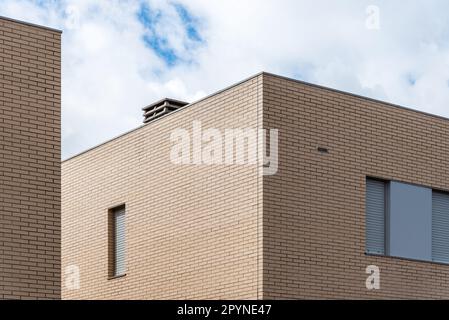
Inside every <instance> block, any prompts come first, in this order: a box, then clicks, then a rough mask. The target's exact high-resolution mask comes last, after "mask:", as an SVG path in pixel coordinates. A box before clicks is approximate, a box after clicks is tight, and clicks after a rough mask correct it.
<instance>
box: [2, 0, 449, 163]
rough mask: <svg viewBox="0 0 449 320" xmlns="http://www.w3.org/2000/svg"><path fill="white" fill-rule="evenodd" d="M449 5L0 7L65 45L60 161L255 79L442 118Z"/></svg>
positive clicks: (448, 71) (387, 0) (19, 3)
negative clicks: (266, 75) (299, 83)
mask: <svg viewBox="0 0 449 320" xmlns="http://www.w3.org/2000/svg"><path fill="white" fill-rule="evenodd" d="M448 12H449V1H447V0H428V1H424V0H421V1H418V0H409V1H399V0H379V1H374V0H370V1H364V0H344V1H343V0H340V1H335V0H327V1H324V0H314V1H311V0H308V1H303V0H263V1H262V0H239V1H236V0H214V1H211V0H175V1H170V0H168V1H167V0H166V1H162V0H61V1H56V0H0V15H1V16H6V17H10V18H14V19H19V20H24V21H28V22H32V23H37V24H42V25H45V26H49V27H53V28H57V29H60V30H62V31H63V35H62V158H63V159H65V158H68V157H70V156H73V155H75V154H77V153H79V152H82V151H83V150H85V149H87V148H89V147H92V146H95V145H97V144H99V143H101V142H104V141H106V140H108V139H110V138H112V137H114V136H117V135H119V134H121V133H124V132H126V131H128V130H131V129H133V128H135V127H138V126H139V125H141V124H142V119H143V117H142V110H141V108H142V107H144V106H146V105H148V104H150V103H152V102H154V101H156V100H159V99H160V98H162V97H171V98H175V99H180V100H184V101H187V102H193V101H196V100H198V99H200V98H202V97H204V96H206V95H209V94H211V93H213V92H215V91H217V90H220V89H222V88H224V87H227V86H229V85H231V84H233V83H235V82H238V81H240V80H243V79H245V78H247V77H249V76H251V75H254V74H256V73H258V72H260V71H267V72H272V73H276V74H280V75H283V76H287V77H292V78H295V79H299V80H303V81H307V82H311V83H315V84H319V85H324V86H328V87H332V88H336V89H339V90H343V91H349V92H352V93H355V94H360V95H364V96H368V97H371V98H375V99H380V100H384V101H388V102H391V103H395V104H399V105H403V106H407V107H410V108H413V109H418V110H421V111H425V112H429V113H434V114H437V115H441V116H445V117H449V19H447V13H448Z"/></svg>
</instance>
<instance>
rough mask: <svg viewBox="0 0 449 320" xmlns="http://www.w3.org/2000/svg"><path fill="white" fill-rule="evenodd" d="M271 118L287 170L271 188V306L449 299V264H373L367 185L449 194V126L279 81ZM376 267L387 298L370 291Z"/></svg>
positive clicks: (267, 276)
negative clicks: (376, 182)
mask: <svg viewBox="0 0 449 320" xmlns="http://www.w3.org/2000/svg"><path fill="white" fill-rule="evenodd" d="M263 113H264V116H263V124H264V126H265V127H266V128H279V129H280V133H279V136H280V141H279V153H280V166H279V171H278V174H277V175H275V176H270V177H265V178H264V181H263V208H264V210H263V235H264V238H263V260H264V261H263V298H265V299H272V298H274V299H277V298H284V299H297V298H354V299H358V298H364V299H369V298H385V299H389V298H410V299H413V298H423V299H438V298H445V299H447V298H449V265H442V264H437V263H430V262H417V261H410V260H405V259H398V258H391V257H375V256H367V255H365V179H366V176H373V177H379V178H384V179H387V180H388V179H394V180H399V181H404V182H409V183H415V184H421V185H425V186H429V187H433V188H437V189H442V190H449V139H448V138H449V121H448V120H446V119H442V118H439V117H436V116H431V115H426V114H423V113H420V112H415V111H411V110H406V109H404V108H399V107H396V106H392V105H388V104H386V103H381V102H376V101H372V100H369V99H365V98H361V97H356V96H353V95H350V94H345V93H339V92H335V91H332V90H327V89H324V88H319V87H315V86H312V85H307V84H304V83H300V82H297V81H292V80H288V79H284V78H281V77H278V76H273V75H264V77H263ZM318 147H326V148H329V154H322V153H320V152H318V151H317V148H318ZM410 236H413V235H410ZM372 264H374V265H377V266H378V267H379V268H380V290H372V291H369V290H367V289H366V287H365V280H366V278H367V276H368V275H367V274H365V268H366V267H367V266H368V265H372Z"/></svg>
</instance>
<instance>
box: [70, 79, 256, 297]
mask: <svg viewBox="0 0 449 320" xmlns="http://www.w3.org/2000/svg"><path fill="white" fill-rule="evenodd" d="M261 85H262V83H261V77H256V78H253V79H251V80H248V81H246V82H244V83H242V84H240V85H237V86H234V87H232V88H230V89H228V90H225V91H223V92H221V93H219V94H216V95H214V96H212V97H210V98H206V99H205V100H202V101H200V102H198V103H195V104H193V105H191V106H189V107H187V108H185V109H182V110H179V111H177V112H174V113H172V114H169V115H168V116H166V117H164V118H160V119H159V120H156V121H154V122H150V123H148V124H146V125H145V126H143V127H141V128H139V129H137V130H134V131H132V132H130V133H128V134H126V135H124V136H122V137H120V138H118V139H115V140H112V141H110V142H108V143H106V144H104V145H101V146H99V147H97V148H95V149H93V150H90V151H88V152H86V153H83V154H81V155H79V156H76V157H74V158H72V159H70V160H68V161H64V162H63V165H62V181H63V183H62V226H63V228H62V267H63V273H64V274H63V282H62V296H63V299H221V298H223V299H226V298H231V297H232V298H241V299H257V298H258V297H260V296H261V292H259V290H260V289H261V280H260V279H261V276H262V274H261V273H259V270H260V266H261V253H262V252H261V243H262V241H261V237H260V234H259V232H260V231H261V225H260V224H259V223H258V222H259V221H261V220H260V219H258V217H260V214H261V211H260V210H261V208H260V205H261V204H262V201H261V192H262V186H261V183H262V179H259V178H258V168H257V166H256V165H244V166H240V165H228V166H225V165H176V164H173V163H172V162H171V161H170V149H171V146H172V143H171V142H170V134H171V132H172V130H174V129H176V128H183V129H186V130H188V131H190V132H191V131H192V130H191V128H192V122H193V121H195V120H196V121H201V123H202V127H203V129H207V128H216V129H220V130H222V132H223V130H224V129H226V128H255V127H257V126H258V124H259V123H261V122H262V118H261V115H262V113H261V96H260V94H261ZM123 203H124V204H125V205H126V228H127V230H126V232H127V273H126V276H124V277H121V278H115V279H108V274H109V272H108V270H109V266H108V209H109V208H111V207H114V206H117V205H120V204H123ZM71 265H75V266H78V267H79V270H80V289H79V290H71V287H68V286H66V280H67V279H69V277H66V275H65V272H66V269H67V268H68V267H69V268H68V269H67V270H68V274H67V276H71V275H72V273H71V272H70V270H72V269H70V266H71Z"/></svg>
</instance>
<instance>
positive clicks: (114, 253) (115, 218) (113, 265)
mask: <svg viewBox="0 0 449 320" xmlns="http://www.w3.org/2000/svg"><path fill="white" fill-rule="evenodd" d="M125 217H126V215H125V206H124V205H123V206H120V207H116V208H113V209H111V210H110V212H109V264H110V265H109V276H111V277H118V276H123V275H125V273H126V223H125V222H126V220H125Z"/></svg>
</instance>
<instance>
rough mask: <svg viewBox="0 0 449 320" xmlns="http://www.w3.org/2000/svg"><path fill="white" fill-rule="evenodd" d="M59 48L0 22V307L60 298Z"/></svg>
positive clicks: (33, 29) (29, 29)
mask: <svg viewBox="0 0 449 320" xmlns="http://www.w3.org/2000/svg"><path fill="white" fill-rule="evenodd" d="M60 48H61V44H60V33H59V32H57V31H53V30H50V29H46V28H41V27H37V26H32V25H28V24H25V23H19V22H15V21H11V20H9V19H5V18H0V299H58V298H60V296H61V294H60V292H61V290H60V270H61V264H60V245H61V231H60V229H61V226H60V215H61V214H60V211H61V208H60V183H61V179H60V171H61V170H60V167H61V165H60V158H61V156H60V153H61V152H60V150H61V148H60V143H61V141H60V110H61V102H60V101H61V94H60V90H61V86H60V83H61V77H60V74H61V66H60V63H61V50H60Z"/></svg>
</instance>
